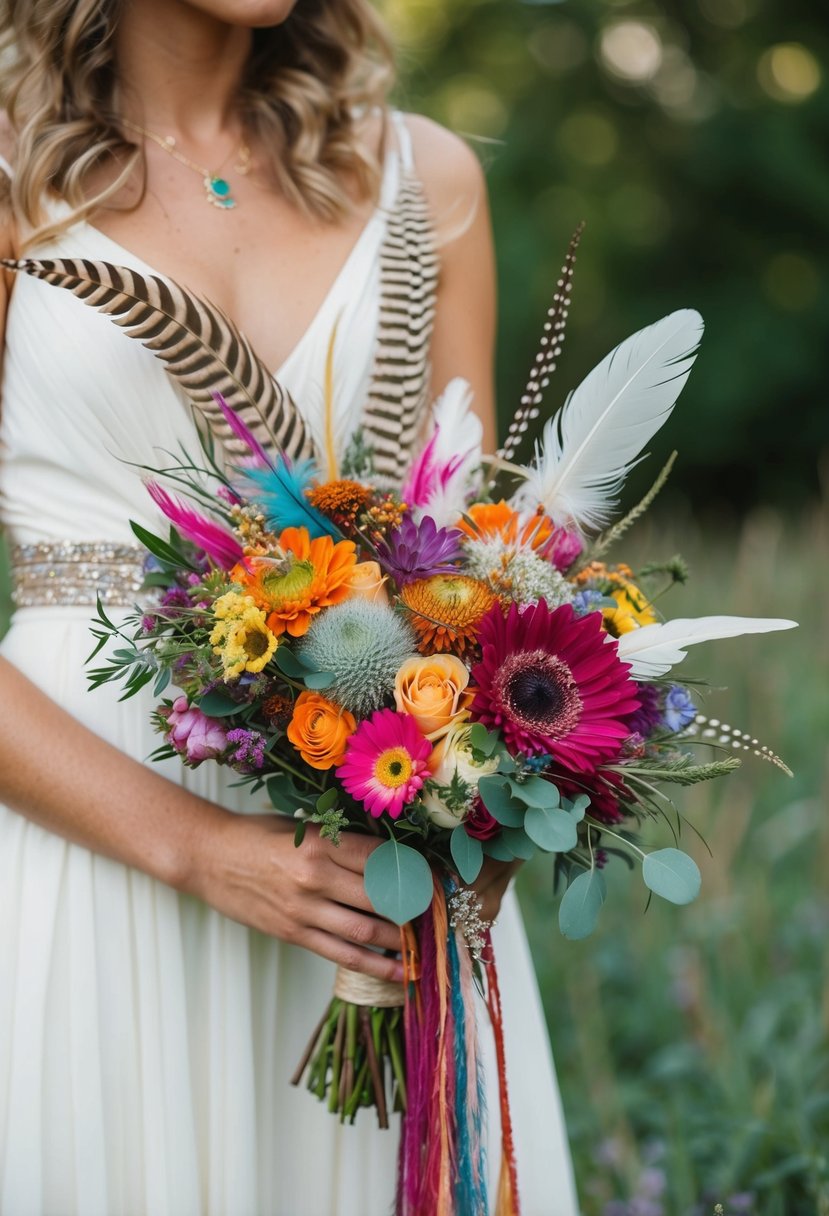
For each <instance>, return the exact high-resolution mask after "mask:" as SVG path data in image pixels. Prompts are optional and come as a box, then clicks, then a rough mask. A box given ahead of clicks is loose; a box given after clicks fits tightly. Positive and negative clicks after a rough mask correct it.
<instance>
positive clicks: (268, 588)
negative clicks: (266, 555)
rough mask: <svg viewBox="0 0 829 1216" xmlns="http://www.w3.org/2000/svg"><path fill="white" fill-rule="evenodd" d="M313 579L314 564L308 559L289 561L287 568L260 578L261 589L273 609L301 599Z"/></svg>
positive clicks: (276, 610) (275, 609)
mask: <svg viewBox="0 0 829 1216" xmlns="http://www.w3.org/2000/svg"><path fill="white" fill-rule="evenodd" d="M313 581H314V565H313V562H309V561H297V560H296V558H294V559H293V560H292V561H290V562H289V564H288V566H287V569H285V568H284V567H283V568H282V569H277V570H276V571H275V572H274V573H273V574H266V575H265V576H264V578H263V579H262V590H263V592H264V594H265V596H266V598H267V600H268V601H269V606H270V607H271V608H272V610H273V611H275V612H278V611H279V609H280V608H281V607H283V606H284V605H286V604H289V603H291V602H292V601H293V600H296V599H301V598H302V597H303V596H304V595H305V593H306V592H307V590H308V589H309V587H310V586H311V584H312V582H313Z"/></svg>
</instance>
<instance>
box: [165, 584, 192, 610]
mask: <svg viewBox="0 0 829 1216" xmlns="http://www.w3.org/2000/svg"><path fill="white" fill-rule="evenodd" d="M161 607H162V608H190V607H192V605H191V603H190V596H189V595H188V594H187V592H186V591H185V590H184V588H183V587H168V589H167V590H166V591H165V592H164V594H163V595H162V597H161ZM165 615H169V616H175V613H174V612H171V613H169V614H165Z"/></svg>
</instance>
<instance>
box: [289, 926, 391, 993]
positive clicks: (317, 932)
mask: <svg viewBox="0 0 829 1216" xmlns="http://www.w3.org/2000/svg"><path fill="white" fill-rule="evenodd" d="M298 944H299V945H300V946H304V947H305V948H306V949H307V950H313V951H314V953H315V954H321V955H322V957H323V958H327V959H330V960H331V962H332V963H337V964H338V966H340V967H347V968H348V970H349V971H362V972H363V974H364V975H373V976H374V977H375V979H378V980H389V981H390V982H392V983H400V982H402V979H403V964H402V963H401V962H400V960H399V959H393V958H386V957H385V956H384V955H382V954H375V952H374V951H373V950H368V949H367V948H366V947H365V946H356V945H351V944H350V943H348V942H345V941H343V939H342V938H341V937H335V936H334V935H333V934H332V933H325V932H324V931H323V930H322V929H306V931H305V932H304V933H303V934H302V936H301V938H300V939H299V942H298Z"/></svg>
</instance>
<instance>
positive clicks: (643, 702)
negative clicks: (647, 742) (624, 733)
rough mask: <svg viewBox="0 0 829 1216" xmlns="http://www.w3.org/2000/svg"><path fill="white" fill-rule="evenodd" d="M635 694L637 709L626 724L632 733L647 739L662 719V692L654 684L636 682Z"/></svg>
mask: <svg viewBox="0 0 829 1216" xmlns="http://www.w3.org/2000/svg"><path fill="white" fill-rule="evenodd" d="M636 695H637V697H638V698H639V709H637V710H636V711H635V712H634V713H632V714H631V716H630V717H629V718H628V726H629V727H630V733H631V734H632V735H641V736H642V738H644V739H647V738H648V736H649V735H652V734H653V732H654V730H655V729H656V727H657V726H659V724H660V722H661V721H662V708H661V706H660V701H661V700H662V693H661V690H660V689H659V688H658V687H657V685H656V684H637V686H636Z"/></svg>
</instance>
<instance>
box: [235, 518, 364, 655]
mask: <svg viewBox="0 0 829 1216" xmlns="http://www.w3.org/2000/svg"><path fill="white" fill-rule="evenodd" d="M279 547H280V549H281V550H282V552H283V553H284V554H285V556H284V557H280V558H274V557H251V558H248V559H247V561H246V562H245V563H244V564H240V565H238V566H236V568H235V569H234V570H233V571H232V572H231V578H232V579H233V581H234V582H235V583H239V584H241V586H243V587H244V589H245V591H246V593H247V594H248V595H249V596H251V597H252V599H253V600H254V602H255V603H256V606H257V607H258V608H262V609H263V611H265V612H266V613H267V614H268V616H267V622H268V628H269V629H270V630H271V631H272V632H273V633H275V634H277V635H279V634H282V633H286V632H287V633H289V634H290V635H291V637H293V638H301V637H302V636H303V635H304V634H306V633H307V632H308V628H309V626H310V624H311V619H312V617H313V616H314V615H315V614H316V613H317V612H319V611H320V609H321V608H329V607H330V606H331V605H332V604H339V603H340V602H341V601H342V600H344V599H347V597H348V595H349V580H350V578H351V573H352V571H353V569H354V566H355V563H356V561H357V554H356V548H355V545H354V542H353V541H350V540H341V541H338V542H337V544H335V543H334V541H333V540H332V539H331V537H330V536H320V537H317V538H316V539H314V540H311V538H310V536H309V534H308V529H307V528H285V530H284V531H283V532H282V533H280V536H279Z"/></svg>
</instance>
